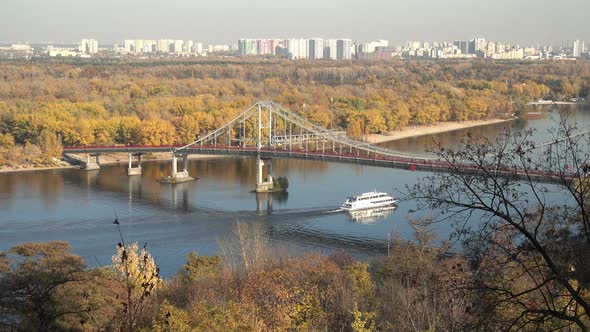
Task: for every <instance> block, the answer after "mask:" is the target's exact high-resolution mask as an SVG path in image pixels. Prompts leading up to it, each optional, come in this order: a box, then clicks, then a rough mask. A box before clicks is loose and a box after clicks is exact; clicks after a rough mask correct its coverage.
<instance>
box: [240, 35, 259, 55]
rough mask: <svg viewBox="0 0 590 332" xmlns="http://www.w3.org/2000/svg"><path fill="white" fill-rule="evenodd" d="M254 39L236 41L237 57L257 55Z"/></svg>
mask: <svg viewBox="0 0 590 332" xmlns="http://www.w3.org/2000/svg"><path fill="white" fill-rule="evenodd" d="M256 52H257V45H256V39H240V40H239V41H238V55H240V56H247V55H257V54H256Z"/></svg>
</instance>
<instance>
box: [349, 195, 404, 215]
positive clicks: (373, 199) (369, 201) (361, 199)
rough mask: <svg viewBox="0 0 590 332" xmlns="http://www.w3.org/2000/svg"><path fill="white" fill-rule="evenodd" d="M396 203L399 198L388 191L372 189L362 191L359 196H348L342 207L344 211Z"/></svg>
mask: <svg viewBox="0 0 590 332" xmlns="http://www.w3.org/2000/svg"><path fill="white" fill-rule="evenodd" d="M395 203H397V199H396V198H394V197H392V196H390V195H389V194H388V193H380V192H377V191H372V192H368V193H362V194H360V195H358V196H352V197H348V198H347V199H346V201H345V202H344V204H342V206H341V207H340V208H341V209H342V210H344V211H349V212H350V211H358V210H365V209H375V208H379V207H386V206H392V205H394V204H395Z"/></svg>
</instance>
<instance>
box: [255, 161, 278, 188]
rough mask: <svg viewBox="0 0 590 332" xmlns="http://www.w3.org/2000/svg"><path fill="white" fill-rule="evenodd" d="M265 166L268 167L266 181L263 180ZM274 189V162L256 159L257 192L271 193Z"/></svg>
mask: <svg viewBox="0 0 590 332" xmlns="http://www.w3.org/2000/svg"><path fill="white" fill-rule="evenodd" d="M264 165H267V166H268V169H267V177H266V179H263V178H262V175H263V168H264ZM273 188H274V179H273V177H272V162H271V161H270V159H267V161H266V163H265V162H264V161H263V160H262V158H260V155H258V156H257V157H256V192H257V193H263V192H270V191H272V190H273Z"/></svg>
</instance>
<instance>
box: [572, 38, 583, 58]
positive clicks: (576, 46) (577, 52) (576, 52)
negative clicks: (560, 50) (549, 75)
mask: <svg viewBox="0 0 590 332" xmlns="http://www.w3.org/2000/svg"><path fill="white" fill-rule="evenodd" d="M582 52H584V42H583V41H580V40H575V41H574V43H573V45H572V56H573V57H574V58H579V57H580V56H582Z"/></svg>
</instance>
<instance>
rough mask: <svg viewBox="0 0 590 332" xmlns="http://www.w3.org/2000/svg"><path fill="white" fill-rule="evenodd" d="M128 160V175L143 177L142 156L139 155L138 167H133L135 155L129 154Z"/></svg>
mask: <svg viewBox="0 0 590 332" xmlns="http://www.w3.org/2000/svg"><path fill="white" fill-rule="evenodd" d="M127 158H128V160H129V166H128V167H127V175H129V176H132V175H141V154H138V155H137V167H133V155H132V154H131V153H128V154H127Z"/></svg>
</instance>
